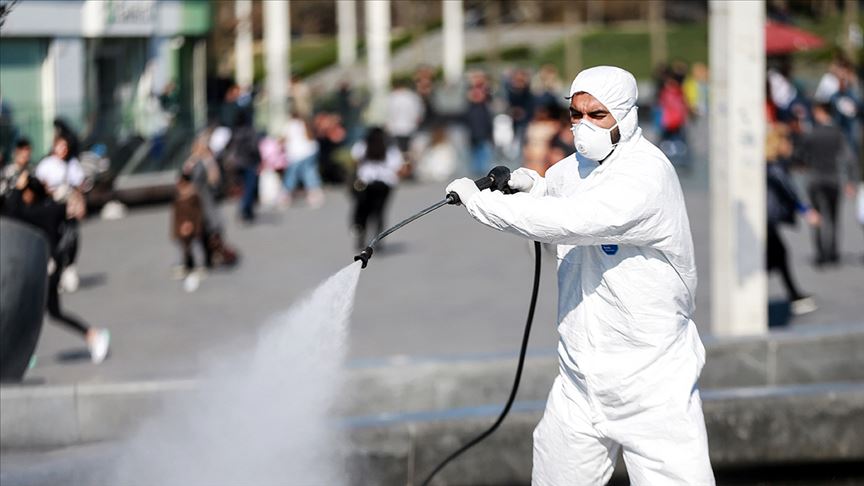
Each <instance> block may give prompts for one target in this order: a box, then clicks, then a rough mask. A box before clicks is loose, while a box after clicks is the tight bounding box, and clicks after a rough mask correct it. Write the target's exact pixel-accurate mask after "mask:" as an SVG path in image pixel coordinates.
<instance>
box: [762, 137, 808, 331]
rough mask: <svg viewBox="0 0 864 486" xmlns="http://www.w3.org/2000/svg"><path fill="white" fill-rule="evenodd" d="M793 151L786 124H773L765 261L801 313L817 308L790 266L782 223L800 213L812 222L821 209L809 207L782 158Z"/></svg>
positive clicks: (792, 306)
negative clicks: (797, 280) (779, 279)
mask: <svg viewBox="0 0 864 486" xmlns="http://www.w3.org/2000/svg"><path fill="white" fill-rule="evenodd" d="M791 155H792V143H791V142H790V141H789V138H788V133H787V130H786V128H785V127H784V126H783V125H774V126H772V127H770V129H769V131H768V135H767V137H766V149H765V156H766V161H767V164H768V165H767V167H766V175H767V191H766V195H767V198H768V200H767V204H766V209H767V211H768V214H767V218H766V219H767V223H768V229H767V233H766V260H765V261H766V264H767V267H768V271H769V273H770V272H771V271H772V270H776V271H778V272H779V273H780V277H781V278H782V279H783V285H784V286H785V287H786V293H787V295H788V297H789V301H790V309H791V311H792V314H794V315H801V314H806V313H808V312H812V311H814V310H816V303H815V301H814V300H813V298H812V297H809V296H807V295H805V294H804V293H802V292H801V290H800V289H799V287H798V285H797V284H796V283H795V279H794V277H793V276H792V271H791V269H790V268H789V256H788V252H787V250H786V245H785V244H784V243H783V238H782V237H781V235H780V228H779V226H780V225H781V224H789V225H794V224H795V219H796V215H797V214H801V215H803V216H804V217H805V219H806V220H807V222H808V223H810V224H811V225H814V226H815V225H818V224H819V223H820V216H819V213H818V212H817V211H815V210H813V209H811V208H809V207H808V206H807V205H806V204H804V202H802V200H801V198H800V197H799V196H798V193H797V191H796V190H795V186H794V185H793V183H792V181H791V179H790V177H789V174H788V172H787V171H786V168H785V167H784V165H783V160H784V159H788V157H790V156H791Z"/></svg>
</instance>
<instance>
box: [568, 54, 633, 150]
mask: <svg viewBox="0 0 864 486" xmlns="http://www.w3.org/2000/svg"><path fill="white" fill-rule="evenodd" d="M582 92H584V93H588V94H590V95H591V96H593V97H595V98H597V100H598V101H600V103H603V105H604V106H606V108H607V109H609V112H610V113H611V114H612V117H613V118H615V121H617V122H618V129H619V130H620V132H621V141H622V142H626V141H627V140H629V139H630V138H632V137H633V135H634V134H635V133H636V129H637V128H639V119H638V114H637V107H636V100H637V99H638V98H639V90H638V88H637V87H636V78H634V77H633V75H632V74H630V72H629V71H625V70H624V69H621V68H619V67H615V66H597V67H592V68H588V69H585V70H584V71H582V72H580V73H579V74H578V75H577V76H576V79H574V80H573V84H571V85H570V97H573V95H575V94H576V93H582Z"/></svg>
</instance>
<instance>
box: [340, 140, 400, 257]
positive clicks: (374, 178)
mask: <svg viewBox="0 0 864 486" xmlns="http://www.w3.org/2000/svg"><path fill="white" fill-rule="evenodd" d="M351 158H352V159H354V162H355V163H356V164H357V174H356V177H355V180H354V184H353V187H352V193H353V195H354V211H353V220H352V222H353V230H354V235H355V238H356V240H355V241H356V246H357V249H363V248H364V247H365V246H366V243H367V241H366V227H367V224H368V222H369V220H370V219H372V220H375V222H376V223H377V228H378V230H377V231H378V233H381V232H382V231H384V223H385V217H384V212H385V210H386V208H387V201H388V200H389V199H390V195H391V194H392V192H393V189H394V188H395V187H396V185H397V184H398V183H399V171H400V170H401V169H402V164H404V159H403V158H402V153H401V151H400V150H399V148H398V147H394V146H392V145H391V144H389V143H388V141H387V134H386V133H385V132H384V129H383V128H381V127H372V128H370V129H369V133H368V134H367V135H366V140H364V141H360V142H357V143H356V144H354V146H353V147H352V148H351ZM378 233H376V234H378Z"/></svg>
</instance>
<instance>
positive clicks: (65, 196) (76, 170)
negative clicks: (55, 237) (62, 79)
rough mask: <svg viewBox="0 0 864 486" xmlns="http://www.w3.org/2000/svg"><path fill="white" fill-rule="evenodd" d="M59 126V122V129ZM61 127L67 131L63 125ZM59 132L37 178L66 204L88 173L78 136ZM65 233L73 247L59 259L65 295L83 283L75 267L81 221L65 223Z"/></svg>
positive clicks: (39, 167) (49, 193)
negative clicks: (79, 152)
mask: <svg viewBox="0 0 864 486" xmlns="http://www.w3.org/2000/svg"><path fill="white" fill-rule="evenodd" d="M57 123H58V122H56V121H55V125H57ZM59 126H60V127H65V125H64V124H62V123H61V124H60V125H59ZM57 132H58V135H57V136H56V137H55V138H54V145H53V146H52V148H51V154H50V155H48V156H47V157H45V158H44V159H42V160H41V161H40V162H39V164H38V165H37V166H36V171H35V175H36V178H37V179H39V181H41V182H42V184H43V185H44V186H45V188H46V189H47V191H48V195H49V196H51V198H52V199H54V201H57V202H59V203H66V202H68V201H69V199H70V197H75V196H80V195H81V192H80V189H79V188H80V187H81V185H82V184H83V183H84V169H83V167H81V163H80V162H79V161H78V158H77V157H76V156H75V151H76V150H77V146H78V142H77V140H76V138H75V137H74V136H72V135H69V130H68V127H66V128H63V129H59V128H58V130H57ZM82 217H83V214H82ZM62 231H63V233H64V235H63V237H64V241H69V244H68V245H63V254H62V255H58V256H59V257H60V259H59V260H58V262H57V263H58V264H59V265H60V269H61V272H62V275H61V276H60V277H59V278H60V288H61V289H62V290H63V291H65V292H75V291H76V290H78V284H79V281H80V280H79V278H78V269H77V267H76V265H75V262H76V261H77V259H78V251H79V249H80V245H81V232H80V230H79V225H78V219H77V218H72V219H69V220H68V221H66V222H64V224H63V226H62Z"/></svg>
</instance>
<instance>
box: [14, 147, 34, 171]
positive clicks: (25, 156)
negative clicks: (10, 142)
mask: <svg viewBox="0 0 864 486" xmlns="http://www.w3.org/2000/svg"><path fill="white" fill-rule="evenodd" d="M32 153H33V149H32V148H30V147H21V148H19V149H15V158H14V159H13V160H14V161H15V165H17V166H18V167H25V166H26V165H27V164H28V163H29V162H30V156H31V155H32Z"/></svg>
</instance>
